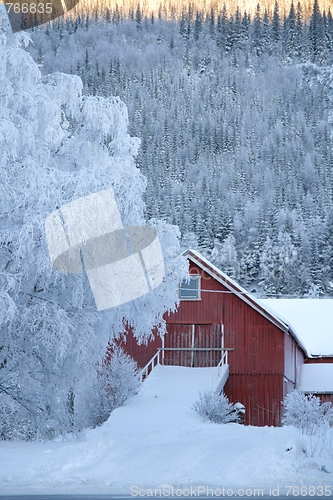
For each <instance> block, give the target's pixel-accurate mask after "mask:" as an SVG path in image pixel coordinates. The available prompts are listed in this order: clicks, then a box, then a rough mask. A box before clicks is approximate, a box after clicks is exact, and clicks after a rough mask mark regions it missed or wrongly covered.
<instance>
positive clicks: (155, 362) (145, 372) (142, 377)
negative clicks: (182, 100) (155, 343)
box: [138, 349, 161, 382]
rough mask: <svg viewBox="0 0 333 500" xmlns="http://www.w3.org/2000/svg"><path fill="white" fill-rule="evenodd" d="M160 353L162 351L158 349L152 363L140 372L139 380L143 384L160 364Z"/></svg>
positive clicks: (149, 362)
mask: <svg viewBox="0 0 333 500" xmlns="http://www.w3.org/2000/svg"><path fill="white" fill-rule="evenodd" d="M160 352H161V349H158V351H157V353H156V354H154V356H153V357H152V358H151V360H150V361H148V363H147V364H146V366H144V367H143V368H142V370H141V371H140V372H139V375H138V378H139V380H141V382H143V381H144V380H145V378H147V377H148V375H149V373H150V372H151V371H152V370H153V369H154V368H155V366H156V365H159V364H160Z"/></svg>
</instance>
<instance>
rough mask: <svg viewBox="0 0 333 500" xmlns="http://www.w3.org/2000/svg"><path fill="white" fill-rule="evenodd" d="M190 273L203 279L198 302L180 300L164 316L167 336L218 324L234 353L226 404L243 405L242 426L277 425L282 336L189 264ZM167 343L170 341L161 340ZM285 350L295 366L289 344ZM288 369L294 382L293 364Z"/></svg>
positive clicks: (283, 355) (293, 352)
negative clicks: (228, 402)
mask: <svg viewBox="0 0 333 500" xmlns="http://www.w3.org/2000/svg"><path fill="white" fill-rule="evenodd" d="M190 273H191V274H201V276H202V278H201V301H181V303H180V306H179V309H178V311H177V312H176V313H173V314H171V315H169V316H167V317H166V321H167V324H168V326H167V330H168V332H169V333H171V335H173V332H174V331H175V325H181V326H177V328H178V329H180V330H181V328H183V331H184V329H185V328H187V329H188V331H189V333H190V326H189V325H191V324H201V325H202V324H207V328H209V327H210V328H211V326H208V325H211V324H214V323H215V324H223V325H224V332H225V343H224V346H225V347H230V348H233V349H234V350H233V351H230V352H229V369H230V375H229V379H228V381H227V384H226V386H225V393H226V395H227V396H228V398H229V400H230V401H231V402H237V401H239V402H241V403H242V404H244V405H245V407H246V411H247V415H246V419H245V423H246V424H251V425H259V426H263V425H279V423H280V419H281V417H282V413H281V401H282V400H283V393H284V371H285V364H284V358H285V352H284V338H285V336H286V334H285V333H284V332H283V331H282V330H280V329H279V328H278V327H277V326H275V325H274V324H273V323H272V322H271V321H269V320H268V319H267V318H265V317H264V316H262V315H261V314H260V313H258V312H257V311H256V310H255V309H253V308H252V307H251V306H250V305H248V304H246V303H245V302H244V301H243V300H241V299H240V298H239V297H237V296H236V295H235V294H233V293H219V292H229V290H228V289H227V288H226V287H224V286H223V285H221V284H220V283H219V282H218V281H216V280H215V279H213V278H211V277H210V276H209V275H208V274H207V273H206V272H205V271H203V270H202V269H201V268H200V267H199V266H197V265H196V264H194V263H192V262H190ZM205 290H212V291H213V292H211V291H210V292H205ZM214 291H215V293H214ZM216 292H217V293H216ZM186 325H187V326H186ZM170 341H171V337H170V338H169V340H167V339H166V342H170ZM173 342H176V340H173ZM289 347H290V351H291V355H292V356H293V359H294V363H295V350H294V347H293V346H292V343H291V345H290V346H289ZM291 371H292V374H291V375H292V378H293V379H294V377H295V375H294V371H295V367H294V366H292V368H291Z"/></svg>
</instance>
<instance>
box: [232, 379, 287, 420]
mask: <svg viewBox="0 0 333 500" xmlns="http://www.w3.org/2000/svg"><path fill="white" fill-rule="evenodd" d="M224 392H225V394H226V395H227V397H228V399H229V401H231V402H233V403H236V402H238V401H239V402H241V403H242V404H243V405H244V406H245V408H246V414H245V419H244V424H245V425H257V426H263V425H273V426H279V425H280V421H281V417H282V411H283V410H282V405H281V401H283V381H282V379H281V377H280V376H279V375H259V374H255V375H240V374H233V375H232V376H229V379H228V381H227V383H226V385H225V390H224Z"/></svg>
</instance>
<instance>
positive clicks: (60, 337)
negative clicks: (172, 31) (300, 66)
mask: <svg viewBox="0 0 333 500" xmlns="http://www.w3.org/2000/svg"><path fill="white" fill-rule="evenodd" d="M22 42H23V43H26V44H27V43H28V42H29V39H28V37H27V36H26V35H25V34H21V35H20V34H19V35H8V37H6V36H5V35H4V34H1V33H0V86H1V89H2V90H1V94H0V149H1V158H0V168H1V173H2V182H1V186H0V220H1V237H0V266H1V267H0V322H1V324H0V328H1V330H0V423H1V425H2V429H3V431H2V438H11V437H19V438H21V437H25V438H27V439H29V438H31V437H34V436H36V435H37V432H39V435H40V436H41V437H50V436H53V435H56V434H59V433H64V432H67V431H71V430H75V429H78V427H80V428H82V426H84V421H85V417H86V419H87V421H88V420H89V415H86V416H84V415H80V418H79V419H78V418H77V416H76V410H75V399H76V396H77V394H82V393H86V394H87V393H89V391H92V390H93V380H94V378H95V375H96V363H98V361H99V360H101V359H102V357H103V356H104V353H105V349H106V346H107V343H108V341H109V340H110V339H111V340H112V339H113V338H114V337H116V336H117V335H119V333H122V332H124V330H125V325H126V324H129V325H131V326H132V327H133V330H134V333H135V335H136V336H137V338H138V339H142V338H147V337H148V336H149V335H150V334H151V331H152V327H154V326H156V327H157V328H158V330H159V332H160V333H161V334H162V333H164V328H165V327H164V320H163V314H164V312H165V311H166V310H168V309H170V310H171V309H174V307H175V304H176V302H177V300H178V299H177V285H178V282H179V281H180V280H181V279H182V278H183V277H184V276H185V274H186V261H185V259H183V258H182V257H180V255H179V254H180V251H179V245H178V236H179V234H178V231H177V229H176V228H175V227H172V226H170V225H169V224H167V223H166V222H160V221H158V220H150V221H148V225H150V226H152V227H154V228H155V229H156V230H157V232H158V234H159V238H160V241H161V245H162V248H163V254H164V263H165V280H164V282H163V283H162V284H161V285H160V286H158V287H157V288H156V289H155V290H154V291H153V292H151V293H150V294H147V295H145V296H142V297H140V298H139V299H137V300H136V301H134V302H133V301H132V302H129V303H126V304H123V305H122V306H119V307H117V308H113V309H110V310H106V311H104V312H102V313H98V312H97V311H96V308H95V305H94V301H93V297H92V294H91V291H90V288H89V286H88V282H87V279H86V277H85V276H84V275H65V274H59V273H57V272H55V271H54V270H53V269H52V267H51V263H50V259H49V255H48V250H47V245H46V238H45V230H44V223H45V219H46V217H47V216H48V215H49V214H50V213H51V212H53V211H54V210H55V209H57V208H59V207H61V206H62V205H63V204H65V203H67V202H69V201H72V200H74V199H77V198H79V197H82V196H85V195H88V194H90V193H93V192H98V191H100V190H103V189H107V188H113V190H114V193H115V196H116V200H117V204H118V208H119V211H120V214H121V217H122V222H123V224H124V226H130V225H144V224H147V222H146V221H145V219H144V202H143V193H144V190H145V186H146V180H145V178H144V177H143V175H142V174H141V173H140V171H139V170H138V169H137V168H136V166H135V162H134V156H135V155H136V154H137V151H138V148H139V145H140V141H139V139H136V138H133V137H130V136H129V135H128V133H127V128H128V116H127V108H126V106H125V105H124V103H123V102H122V101H121V100H120V99H119V98H114V97H108V98H102V97H93V96H84V95H83V94H82V82H81V80H80V78H79V77H77V76H70V75H65V74H62V73H54V74H51V75H47V76H44V77H42V76H41V73H40V70H39V68H38V66H37V64H36V63H34V62H33V60H32V59H31V57H30V55H29V54H28V53H27V52H26V51H25V50H24V49H22V47H21V45H22ZM78 422H80V423H79V424H78ZM6 426H7V427H6ZM6 429H7V430H6Z"/></svg>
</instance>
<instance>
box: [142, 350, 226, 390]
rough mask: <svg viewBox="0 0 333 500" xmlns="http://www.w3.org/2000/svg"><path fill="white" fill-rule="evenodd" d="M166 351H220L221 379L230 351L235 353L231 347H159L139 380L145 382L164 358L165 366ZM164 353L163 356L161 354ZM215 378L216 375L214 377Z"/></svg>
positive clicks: (217, 372) (218, 369) (217, 368)
mask: <svg viewBox="0 0 333 500" xmlns="http://www.w3.org/2000/svg"><path fill="white" fill-rule="evenodd" d="M165 351H185V352H186V351H192V352H200V351H203V352H208V351H220V352H221V359H220V361H219V363H218V365H217V366H216V377H219V374H220V367H221V366H223V365H227V364H228V351H233V348H231V347H222V348H221V347H159V348H158V349H157V352H156V354H154V356H153V357H152V358H151V360H150V361H148V363H147V364H146V365H145V366H144V367H143V368H142V370H141V371H140V372H139V375H138V378H139V379H140V380H141V381H142V382H143V381H144V380H145V379H146V378H147V377H148V375H149V374H150V373H151V372H152V370H153V369H154V368H155V366H157V365H159V364H161V357H162V364H164V352H165ZM160 353H162V356H161V354H160ZM213 376H214V375H213Z"/></svg>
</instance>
